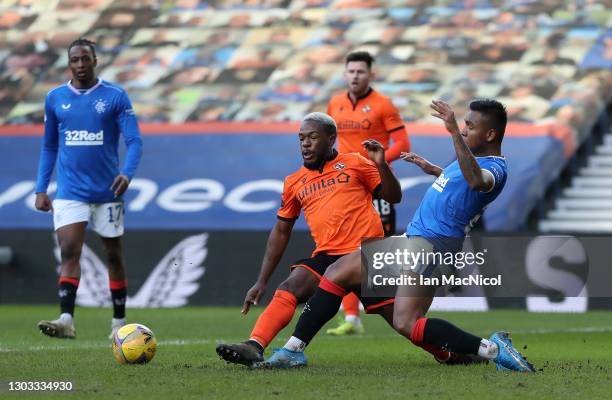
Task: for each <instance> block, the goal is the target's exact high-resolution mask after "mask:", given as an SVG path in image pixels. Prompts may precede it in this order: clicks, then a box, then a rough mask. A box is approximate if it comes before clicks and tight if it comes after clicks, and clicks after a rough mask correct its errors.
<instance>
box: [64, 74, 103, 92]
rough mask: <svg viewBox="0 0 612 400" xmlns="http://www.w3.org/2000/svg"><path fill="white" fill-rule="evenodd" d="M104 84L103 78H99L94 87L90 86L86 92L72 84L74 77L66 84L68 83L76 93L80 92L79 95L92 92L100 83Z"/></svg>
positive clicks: (69, 87)
mask: <svg viewBox="0 0 612 400" xmlns="http://www.w3.org/2000/svg"><path fill="white" fill-rule="evenodd" d="M101 84H102V79H100V78H98V82H97V83H96V84H95V85H93V86H92V87H90V88H89V89H87V90H86V91H85V92H81V91H80V90H79V89H77V88H75V87H74V86H72V79H71V80H69V81H68V83H67V84H66V85H68V89H70V90H72V91H73V92H74V93H75V94H78V95H79V96H80V95H81V94H83V95H87V94H89V93H91V92H93V91H94V90H96V89H97V88H98V87H99V86H100V85H101Z"/></svg>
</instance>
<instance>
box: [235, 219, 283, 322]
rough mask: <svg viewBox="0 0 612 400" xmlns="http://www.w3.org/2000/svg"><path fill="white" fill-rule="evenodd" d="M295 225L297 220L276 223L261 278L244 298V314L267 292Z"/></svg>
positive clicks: (262, 267)
mask: <svg viewBox="0 0 612 400" xmlns="http://www.w3.org/2000/svg"><path fill="white" fill-rule="evenodd" d="M294 224H295V219H289V220H287V219H279V220H278V221H276V224H275V225H274V228H272V232H270V236H269V237H268V243H267V244H266V252H265V253H264V258H263V261H262V263H261V270H260V271H259V277H258V278H257V282H255V284H254V285H253V287H251V289H249V291H248V292H247V294H246V296H245V298H244V305H243V306H242V313H243V314H247V313H248V312H249V309H250V308H251V305H257V303H259V300H260V299H261V297H262V296H263V295H264V293H265V292H266V286H267V285H268V281H269V280H270V277H271V276H272V274H273V273H274V270H275V269H276V266H277V265H278V263H279V262H280V259H281V257H282V256H283V253H284V252H285V249H286V248H287V243H289V239H290V238H291V231H292V230H293V225H294Z"/></svg>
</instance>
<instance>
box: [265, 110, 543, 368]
mask: <svg viewBox="0 0 612 400" xmlns="http://www.w3.org/2000/svg"><path fill="white" fill-rule="evenodd" d="M431 107H432V109H433V110H434V113H432V115H433V116H435V117H437V118H440V119H441V120H442V121H444V124H445V126H446V129H447V130H448V132H449V133H450V134H451V137H452V139H453V145H454V148H455V153H456V155H457V160H456V161H454V162H452V163H451V164H450V165H449V166H447V167H446V168H444V169H442V168H440V167H438V166H435V165H433V164H431V163H430V162H428V161H427V160H425V159H423V158H422V157H419V156H417V155H415V154H412V153H409V154H406V153H403V155H402V158H403V159H404V160H406V161H408V162H412V163H414V164H416V165H418V166H419V167H420V168H421V169H422V170H423V171H424V172H425V173H427V174H430V175H434V176H436V177H437V179H436V181H435V182H434V183H433V184H432V186H431V187H430V188H429V189H428V191H427V192H426V193H425V196H424V198H423V200H422V201H421V205H420V206H419V208H418V209H417V211H416V213H415V215H414V217H413V219H412V222H411V223H410V224H409V225H408V228H407V230H406V236H407V237H408V244H409V245H408V247H409V251H411V252H413V253H418V252H420V251H423V250H426V251H435V252H441V253H446V252H447V251H451V252H458V251H461V246H462V244H463V240H464V238H465V235H466V234H467V232H468V231H469V229H470V228H471V225H472V224H473V223H474V222H475V221H476V220H477V219H478V217H479V216H480V214H481V213H482V212H483V210H484V208H485V207H486V206H487V205H488V204H489V203H490V202H492V201H493V200H494V199H495V198H496V197H497V196H498V195H499V194H500V193H501V191H502V189H503V187H504V185H505V183H506V176H507V171H506V161H505V159H504V158H503V157H502V156H501V144H502V139H503V136H504V132H505V128H506V122H507V114H506V109H505V108H504V106H503V105H502V104H501V103H499V102H497V101H495V100H474V101H472V102H471V103H470V107H469V109H470V110H469V112H468V113H467V115H466V117H465V128H464V129H463V130H460V129H459V126H458V125H457V121H456V119H455V115H454V112H453V111H452V109H451V107H450V106H449V105H448V104H446V103H444V102H442V101H433V102H432V104H431ZM453 271H454V266H452V265H445V264H440V265H437V264H433V263H432V264H425V263H420V264H419V265H414V266H412V267H411V269H410V270H409V271H399V270H398V271H395V273H396V275H398V276H399V274H400V273H402V272H404V273H407V274H408V275H412V276H414V277H415V278H416V279H415V281H416V282H419V279H418V275H422V276H426V277H431V276H435V275H436V274H448V273H452V272H453ZM361 276H362V272H361V254H360V252H359V251H357V252H353V253H351V254H349V255H346V256H344V257H342V258H340V259H339V260H338V261H336V262H335V263H334V264H333V265H332V266H330V267H329V268H328V269H327V271H326V273H325V275H324V276H323V277H322V278H321V282H320V285H319V288H318V289H317V290H316V292H315V294H314V296H313V297H312V298H311V299H310V300H309V301H308V304H307V305H306V307H305V308H304V312H303V313H302V316H301V317H300V320H299V321H298V324H297V326H296V328H295V331H294V333H293V336H292V337H291V338H290V339H289V341H288V342H287V344H286V345H285V347H284V348H283V349H281V350H279V351H277V352H275V353H274V354H273V355H272V357H270V358H269V359H268V360H266V361H265V362H264V363H262V364H261V366H263V367H273V368H289V367H298V366H304V365H306V363H307V361H306V357H305V356H304V354H303V351H304V348H305V347H306V346H307V345H308V343H310V341H311V340H312V338H313V337H314V336H315V335H316V333H317V332H318V331H319V329H320V328H321V327H322V326H323V325H324V324H325V323H326V322H327V321H329V320H330V319H331V318H332V317H333V316H334V314H335V313H336V310H337V309H338V306H339V305H340V302H341V301H342V298H343V296H344V295H346V293H347V291H349V290H352V291H359V289H360V286H361ZM435 290H436V288H435V287H434V286H425V285H421V286H418V285H414V286H410V285H405V286H398V288H397V293H396V297H395V301H394V303H393V304H392V305H391V304H388V305H387V306H386V307H385V308H381V309H380V310H378V312H379V313H380V314H381V315H382V316H383V317H385V319H386V320H387V321H388V322H390V323H391V325H393V327H394V329H395V330H396V331H397V332H398V333H400V334H401V335H403V336H405V337H406V338H408V339H409V340H410V341H412V343H414V344H415V345H417V346H419V347H422V348H423V349H425V350H427V351H429V352H430V353H432V354H434V356H435V357H436V358H437V359H438V360H439V361H443V360H440V357H439V355H440V354H443V352H444V351H447V354H448V357H452V356H457V355H459V356H463V357H469V358H465V359H464V360H466V361H467V360H491V361H493V362H494V363H495V364H496V365H497V367H498V369H509V370H515V371H525V372H533V371H534V368H533V366H532V365H531V364H529V363H528V362H527V360H526V359H525V358H524V357H523V356H522V355H521V354H520V353H519V352H518V351H517V350H516V349H515V348H514V347H513V346H512V342H511V341H510V339H509V338H508V335H507V334H506V333H503V332H498V333H494V334H493V335H492V336H491V337H490V338H489V339H485V338H481V337H478V336H474V335H472V334H470V333H468V332H465V331H463V330H461V329H459V328H458V327H456V326H454V325H452V324H450V323H449V322H447V321H444V320H441V319H438V318H427V317H425V315H426V313H427V311H428V310H429V307H430V306H431V303H432V301H433V298H434V294H435ZM391 306H392V309H393V310H392V318H389V315H388V313H389V308H390V307H391ZM466 363H467V362H466Z"/></svg>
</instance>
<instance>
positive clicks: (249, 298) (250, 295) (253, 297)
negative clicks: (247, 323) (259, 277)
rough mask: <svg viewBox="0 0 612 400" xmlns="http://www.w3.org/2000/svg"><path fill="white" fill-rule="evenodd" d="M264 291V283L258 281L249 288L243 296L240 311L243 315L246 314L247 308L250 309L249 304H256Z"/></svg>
mask: <svg viewBox="0 0 612 400" xmlns="http://www.w3.org/2000/svg"><path fill="white" fill-rule="evenodd" d="M265 292H266V285H265V284H263V283H260V282H256V283H255V284H254V285H253V287H252V288H250V289H249V291H248V292H247V294H246V296H245V298H244V304H243V305H242V311H241V313H243V314H244V315H246V314H248V313H249V310H250V309H251V305H254V306H256V305H257V303H259V300H261V296H263V295H264V293H265Z"/></svg>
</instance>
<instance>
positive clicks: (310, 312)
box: [290, 277, 346, 351]
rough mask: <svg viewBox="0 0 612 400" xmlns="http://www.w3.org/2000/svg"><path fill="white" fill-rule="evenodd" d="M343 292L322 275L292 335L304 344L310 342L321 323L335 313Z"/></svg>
mask: <svg viewBox="0 0 612 400" xmlns="http://www.w3.org/2000/svg"><path fill="white" fill-rule="evenodd" d="M345 294H346V290H345V289H344V288H342V287H341V286H339V285H337V284H335V283H334V282H332V281H330V280H329V279H327V278H326V277H322V278H321V283H320V284H319V287H318V288H317V290H316V291H315V293H314V295H313V296H312V297H311V298H310V300H308V303H306V305H305V306H304V311H303V312H302V315H301V316H300V319H299V321H298V323H297V326H296V327H295V331H294V332H293V336H294V337H295V338H298V339H299V340H301V341H302V342H304V343H305V345H307V344H308V343H310V341H311V340H312V338H313V337H314V336H315V335H316V334H317V332H319V330H320V329H321V328H322V327H323V325H325V324H326V323H327V321H329V320H330V319H332V318H333V317H334V315H336V313H337V312H338V308H339V307H340V303H341V302H342V297H344V295H345ZM290 341H291V340H290ZM305 345H304V347H305ZM290 350H291V349H290ZM302 350H303V347H302ZM293 351H300V350H293Z"/></svg>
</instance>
